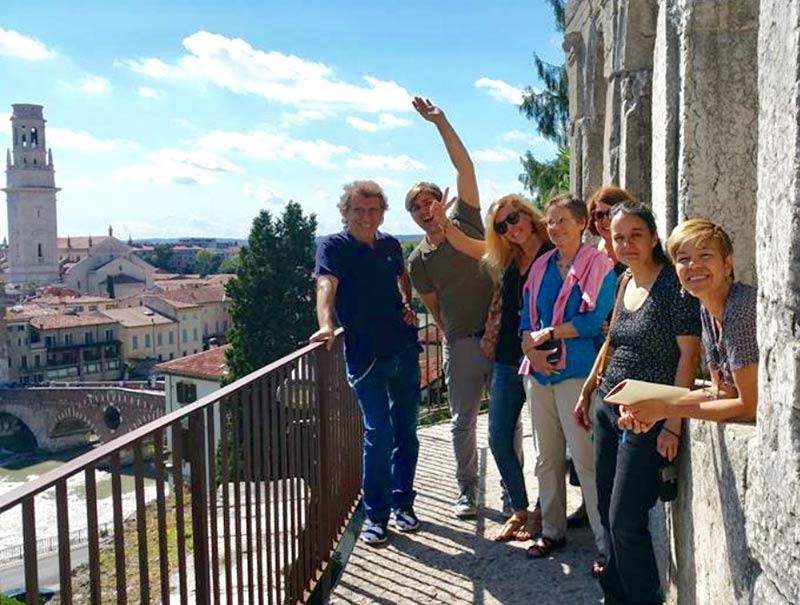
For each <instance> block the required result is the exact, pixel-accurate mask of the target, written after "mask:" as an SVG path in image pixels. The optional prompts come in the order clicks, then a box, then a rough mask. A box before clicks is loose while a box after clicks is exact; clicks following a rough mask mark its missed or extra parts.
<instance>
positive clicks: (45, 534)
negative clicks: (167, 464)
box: [0, 449, 169, 551]
mask: <svg viewBox="0 0 800 605" xmlns="http://www.w3.org/2000/svg"><path fill="white" fill-rule="evenodd" d="M85 451H86V450H75V451H73V452H70V453H68V454H64V455H62V454H44V453H40V452H37V453H32V454H15V453H12V452H9V451H6V450H2V449H0V501H2V500H3V499H4V497H5V494H7V493H8V492H10V491H11V490H13V489H14V488H16V487H18V486H20V485H22V484H24V483H26V482H28V481H32V480H33V479H36V478H38V477H40V476H41V475H43V474H44V473H46V472H48V471H51V470H53V469H55V468H58V467H59V466H61V465H62V464H64V463H65V462H67V461H68V460H70V459H72V458H75V457H77V456H79V455H80V454H82V453H83V452H85ZM95 480H96V482H97V521H98V524H99V525H100V527H102V526H103V525H104V524H106V523H111V522H112V521H113V519H114V511H113V509H112V499H111V473H109V472H106V471H101V470H96V471H95ZM165 489H166V490H167V492H168V491H169V485H168V484H165ZM122 491H123V496H122V512H123V516H124V517H128V516H129V515H130V514H131V513H133V512H134V511H135V510H136V496H135V492H134V478H133V476H131V475H129V474H126V473H125V469H123V474H122ZM155 497H156V486H155V481H153V480H152V479H145V499H146V500H147V501H148V502H149V501H150V500H154V499H155ZM67 500H68V502H69V529H70V533H71V534H72V533H74V532H77V531H79V530H81V529H86V527H87V520H86V492H85V474H84V473H83V472H81V473H78V474H77V475H75V476H74V477H72V478H71V479H70V480H69V481H68V482H67ZM35 511H36V538H37V540H41V539H43V538H50V537H54V536H56V535H57V525H56V499H55V488H51V489H49V490H47V491H45V492H43V493H42V494H40V495H38V496H36V498H35ZM21 543H22V511H21V507H15V508H14V509H12V510H9V511H7V512H5V513H3V514H0V551H1V550H2V549H5V548H8V547H11V546H18V545H19V544H21Z"/></svg>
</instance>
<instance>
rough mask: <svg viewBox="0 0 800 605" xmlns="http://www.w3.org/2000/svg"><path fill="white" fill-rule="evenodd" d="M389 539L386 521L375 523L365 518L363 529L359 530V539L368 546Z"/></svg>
mask: <svg viewBox="0 0 800 605" xmlns="http://www.w3.org/2000/svg"><path fill="white" fill-rule="evenodd" d="M388 539H389V529H388V528H387V527H386V521H383V522H381V523H377V522H374V521H370V520H367V522H366V524H365V525H364V529H363V530H362V531H361V541H362V542H364V543H365V544H369V545H370V546H375V545H377V544H383V543H384V542H386V540H388Z"/></svg>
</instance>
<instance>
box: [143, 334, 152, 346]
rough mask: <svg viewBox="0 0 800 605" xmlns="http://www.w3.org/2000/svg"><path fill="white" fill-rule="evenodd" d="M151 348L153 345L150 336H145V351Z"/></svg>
mask: <svg viewBox="0 0 800 605" xmlns="http://www.w3.org/2000/svg"><path fill="white" fill-rule="evenodd" d="M150 346H151V344H150V335H149V334H145V335H144V348H145V349H149V348H150Z"/></svg>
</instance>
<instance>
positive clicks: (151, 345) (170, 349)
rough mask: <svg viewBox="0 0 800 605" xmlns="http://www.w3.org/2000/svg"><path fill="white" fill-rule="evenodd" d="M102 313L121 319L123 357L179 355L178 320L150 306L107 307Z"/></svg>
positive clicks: (138, 357) (169, 357)
mask: <svg viewBox="0 0 800 605" xmlns="http://www.w3.org/2000/svg"><path fill="white" fill-rule="evenodd" d="M103 315H105V316H107V317H110V318H111V319H113V320H115V321H117V322H119V325H120V341H121V342H122V358H123V359H124V360H125V361H126V362H127V361H131V360H145V359H146V360H152V361H153V362H156V361H164V360H165V359H174V358H175V357H179V356H180V354H179V348H180V346H179V343H178V340H179V335H180V332H179V329H178V322H177V321H175V320H172V319H170V318H169V317H165V316H164V315H161V314H159V313H156V312H155V311H153V310H152V309H148V308H147V307H129V308H126V309H107V310H105V311H103Z"/></svg>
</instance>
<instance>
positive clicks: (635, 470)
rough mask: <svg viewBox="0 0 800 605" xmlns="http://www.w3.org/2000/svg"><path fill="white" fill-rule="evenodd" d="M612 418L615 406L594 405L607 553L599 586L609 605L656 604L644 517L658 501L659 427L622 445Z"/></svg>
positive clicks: (631, 436)
mask: <svg viewBox="0 0 800 605" xmlns="http://www.w3.org/2000/svg"><path fill="white" fill-rule="evenodd" d="M596 397H597V395H596ZM617 418H618V416H617V412H616V408H615V407H614V406H610V405H607V404H605V403H603V402H602V401H599V400H596V401H595V410H594V451H595V472H596V477H597V508H598V509H599V512H600V522H601V523H602V525H603V529H604V530H605V540H606V548H607V550H608V559H607V562H606V567H605V572H604V573H603V576H602V577H601V578H600V585H601V586H602V588H603V594H604V595H605V598H606V601H605V602H606V603H609V604H614V605H627V604H628V603H631V604H633V603H646V604H656V603H658V604H661V603H663V602H664V598H663V595H662V592H661V579H660V577H659V575H658V567H657V566H656V558H655V554H654V552H653V541H652V538H651V536H650V530H649V529H648V519H649V511H650V509H651V508H652V507H653V505H654V504H655V503H656V499H657V498H658V481H659V479H658V469H659V466H660V464H661V455H660V454H659V453H658V451H657V450H656V440H657V439H658V433H659V432H660V430H661V426H662V424H663V423H658V424H657V425H656V426H654V427H653V428H652V429H650V431H648V432H647V433H640V434H638V435H637V434H634V433H633V432H631V431H629V432H628V434H627V435H626V436H625V441H624V442H623V441H622V431H620V429H619V428H618V427H617Z"/></svg>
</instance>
